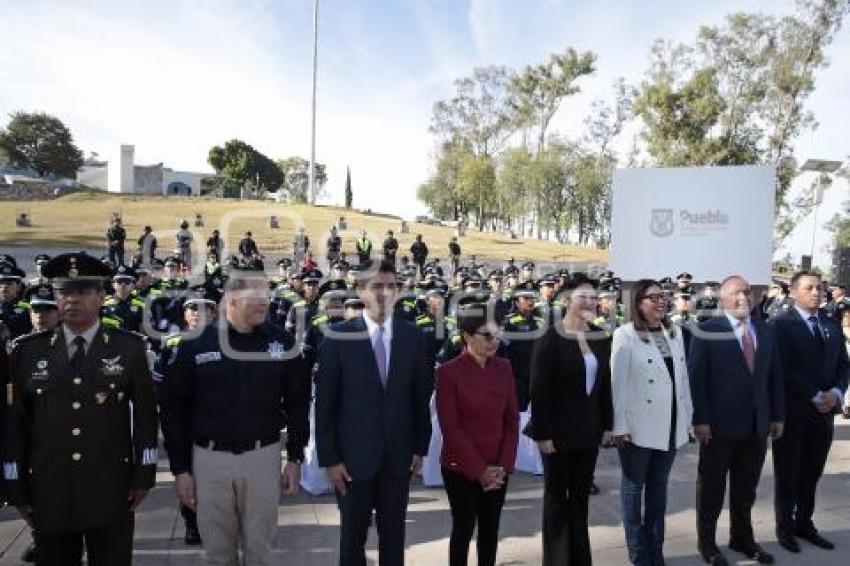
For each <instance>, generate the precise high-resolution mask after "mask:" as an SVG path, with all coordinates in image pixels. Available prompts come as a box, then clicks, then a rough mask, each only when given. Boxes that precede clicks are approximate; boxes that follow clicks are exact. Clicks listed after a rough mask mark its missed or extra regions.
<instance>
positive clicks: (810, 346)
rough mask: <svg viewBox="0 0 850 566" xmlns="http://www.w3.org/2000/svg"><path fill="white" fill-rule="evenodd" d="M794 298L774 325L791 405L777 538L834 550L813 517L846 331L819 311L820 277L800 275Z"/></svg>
mask: <svg viewBox="0 0 850 566" xmlns="http://www.w3.org/2000/svg"><path fill="white" fill-rule="evenodd" d="M791 296H792V297H793V299H794V306H793V307H792V308H789V309H787V310H785V311H784V312H783V313H782V314H780V315H779V316H777V317H776V318H775V319H774V322H773V324H774V326H775V328H776V340H777V345H778V348H779V353H780V357H781V359H782V367H783V374H784V375H785V390H786V396H787V406H788V411H787V412H788V416H787V419H786V424H785V436H784V437H783V438H782V439H781V440H780V441H779V442H777V443H776V444H775V446H774V447H773V467H774V474H775V476H776V494H775V499H774V507H775V509H774V510H775V513H776V535H777V538H778V540H779V544H781V545H782V546H783V547H784V548H786V549H787V550H788V551H790V552H794V553H797V552H800V545H799V543H798V542H797V540H796V538H795V537H799V538H802V539H804V540H807V541H809V542H810V543H812V544H813V545H815V546H819V547H821V548H825V549H827V550H831V549H832V548H833V544H832V543H831V542H830V541H828V540H826V539H825V538H823V537H822V536H820V534H819V533H818V530H817V529H816V528H815V524H814V523H813V522H812V514H813V513H814V510H815V492H816V490H817V484H818V481H819V480H820V477H821V474H823V468H824V465H825V464H826V458H827V455H828V454H829V448H830V446H831V445H832V432H833V419H834V414H835V413H837V412H839V411H840V410H841V399H842V397H843V395H844V390H845V389H846V387H847V377H848V371H850V369H849V368H848V366H850V364H848V361H847V350H846V349H845V347H844V335H843V333H842V332H841V329H840V328H838V327H837V326H835V325H834V324H832V323H830V322H829V321H828V319H827V317H826V316H825V314H824V313H823V312H822V311H820V310H819V309H818V306H819V305H820V302H821V298H822V291H821V278H820V275H818V274H816V273H812V272H808V271H801V272H798V273H796V274H795V275H794V276H793V277H792V278H791Z"/></svg>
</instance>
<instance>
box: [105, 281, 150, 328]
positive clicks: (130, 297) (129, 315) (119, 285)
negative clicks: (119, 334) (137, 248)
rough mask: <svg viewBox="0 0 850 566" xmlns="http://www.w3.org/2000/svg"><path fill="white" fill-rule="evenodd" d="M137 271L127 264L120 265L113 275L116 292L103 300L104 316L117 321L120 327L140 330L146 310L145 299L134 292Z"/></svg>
mask: <svg viewBox="0 0 850 566" xmlns="http://www.w3.org/2000/svg"><path fill="white" fill-rule="evenodd" d="M135 285H136V273H135V271H133V269H132V268H130V267H127V266H126V265H119V266H118V268H117V269H116V270H115V275H113V276H112V289H113V290H114V293H113V294H112V295H110V296H108V297H106V299H105V300H104V301H103V313H102V316H103V317H107V318H109V319H112V320H114V321H116V323H117V326H118V328H120V329H121V330H128V331H130V332H139V331H140V330H141V327H142V319H143V318H144V312H145V301H144V300H143V299H141V298H139V297H137V296H136V295H135V294H134V293H133V290H134V287H135Z"/></svg>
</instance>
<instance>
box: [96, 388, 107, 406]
mask: <svg viewBox="0 0 850 566" xmlns="http://www.w3.org/2000/svg"><path fill="white" fill-rule="evenodd" d="M108 397H109V393H106V392H105V391H98V392H97V393H95V394H94V400H95V401H97V404H98V405H103V404H104V403H106V399H107V398H108Z"/></svg>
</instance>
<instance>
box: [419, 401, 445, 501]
mask: <svg viewBox="0 0 850 566" xmlns="http://www.w3.org/2000/svg"><path fill="white" fill-rule="evenodd" d="M429 406H430V409H431V443H430V444H429V445H428V454H427V455H426V456H425V459H424V460H423V462H422V483H423V484H424V485H426V486H427V487H442V485H443V474H442V472H441V471H440V453H441V452H442V450H443V433H442V432H441V431H440V420H439V419H438V418H437V402H436V396H435V395H431V403H430V405H429Z"/></svg>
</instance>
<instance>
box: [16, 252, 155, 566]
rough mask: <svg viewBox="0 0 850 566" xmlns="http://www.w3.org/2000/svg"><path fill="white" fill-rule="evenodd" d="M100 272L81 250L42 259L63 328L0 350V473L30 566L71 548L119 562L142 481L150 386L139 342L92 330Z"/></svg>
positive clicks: (146, 480)
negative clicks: (5, 362) (25, 531)
mask: <svg viewBox="0 0 850 566" xmlns="http://www.w3.org/2000/svg"><path fill="white" fill-rule="evenodd" d="M109 274H110V273H109V270H108V269H107V268H106V266H104V265H103V264H102V263H101V262H99V261H98V260H97V259H96V258H93V257H91V256H88V255H85V254H76V253H75V254H63V255H60V256H57V257H55V258H53V259H52V260H50V262H48V263H47V264H46V265H45V266H44V275H45V276H46V277H48V278H50V279H51V281H52V283H53V285H54V287H55V288H56V298H57V303H58V306H59V311H60V313H61V317H62V321H63V324H62V325H61V326H59V327H58V328H57V329H56V330H54V331H47V332H39V333H34V334H30V335H28V336H24V337H22V338H20V339H18V340H17V341H15V343H14V344H13V345H12V349H11V351H10V368H11V375H10V380H9V383H8V384H7V387H6V403H7V411H6V446H5V456H4V462H3V469H4V472H5V476H6V480H7V483H8V487H9V499H10V502H11V503H12V504H13V505H15V506H17V507H18V509H19V510H20V512H21V514H22V515H23V516H24V517H26V518H27V519H28V521H31V522H32V523H33V524H34V526H35V527H36V528H37V529H38V532H39V536H38V557H37V563H38V564H39V565H40V566H50V565H54V564H56V565H63V566H65V565H78V564H80V563H81V559H82V551H83V544H85V548H86V551H87V553H88V563H89V564H91V565H92V566H96V565H110V566H112V565H115V566H122V565H129V564H130V563H131V561H132V546H133V513H134V511H135V509H136V508H137V507H138V505H139V504H140V503H141V502H142V500H143V499H144V498H145V496H146V495H147V492H148V490H149V489H150V488H151V487H153V485H154V479H155V473H156V463H157V420H156V400H155V396H154V388H153V382H152V380H151V375H150V371H149V369H148V363H147V358H146V353H145V345H144V343H143V341H142V340H141V339H140V338H139V337H138V336H137V335H134V334H131V333H128V332H124V331H121V330H115V329H111V328H105V327H103V326H102V325H100V323H99V320H98V315H99V313H100V307H101V304H102V302H103V295H104V292H103V281H104V279H105V278H106V277H108V276H109ZM131 404H132V411H131V407H130V405H131Z"/></svg>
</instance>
